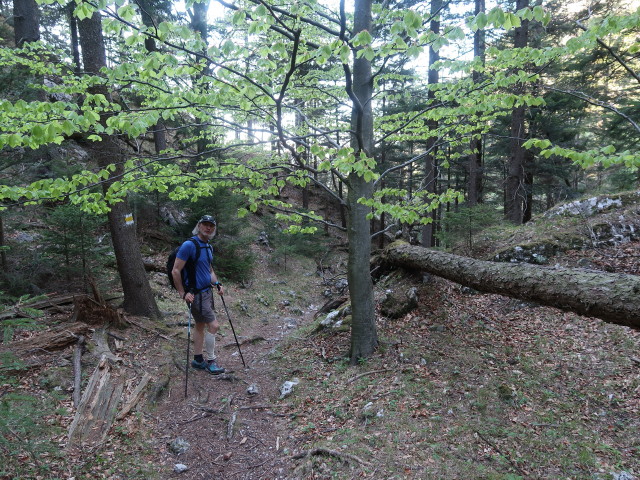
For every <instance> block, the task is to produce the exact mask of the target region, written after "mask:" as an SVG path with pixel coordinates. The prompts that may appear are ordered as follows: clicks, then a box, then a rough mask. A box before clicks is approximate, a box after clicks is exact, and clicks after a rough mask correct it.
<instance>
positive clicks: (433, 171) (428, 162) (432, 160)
mask: <svg viewBox="0 0 640 480" xmlns="http://www.w3.org/2000/svg"><path fill="white" fill-rule="evenodd" d="M441 10H442V0H432V2H431V23H430V25H429V28H430V29H431V31H432V32H433V33H434V34H436V35H439V34H440V15H441V13H442V12H441ZM439 60H440V52H439V50H434V48H433V47H432V46H429V71H428V73H427V78H428V82H429V90H428V92H427V98H428V99H429V102H430V103H431V102H434V101H435V98H436V91H435V89H436V86H437V85H438V83H440V72H439V71H438V69H436V68H433V65H434V64H435V63H436V62H437V61H439ZM437 129H438V122H437V121H431V120H430V121H429V130H431V131H436V130H437ZM435 142H436V139H435V137H432V138H430V139H429V140H427V145H426V148H427V150H431V153H430V154H429V155H427V156H426V158H425V162H424V169H425V172H424V182H425V185H424V188H425V190H426V191H427V192H431V193H437V172H438V163H437V159H436V153H437V147H435ZM436 213H437V210H434V211H433V212H430V213H429V214H428V215H429V216H430V217H431V223H427V224H426V225H423V226H422V239H421V242H420V243H421V245H422V246H423V247H433V246H434V240H435V236H434V233H435V226H436V225H435V222H436V219H437V215H436Z"/></svg>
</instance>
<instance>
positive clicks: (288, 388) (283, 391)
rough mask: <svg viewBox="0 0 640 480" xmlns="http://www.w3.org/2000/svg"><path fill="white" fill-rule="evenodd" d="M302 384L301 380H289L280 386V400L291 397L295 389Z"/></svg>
mask: <svg viewBox="0 0 640 480" xmlns="http://www.w3.org/2000/svg"><path fill="white" fill-rule="evenodd" d="M298 383H300V379H299V378H297V377H296V378H293V379H292V380H287V381H286V382H284V383H283V384H282V385H281V386H280V398H284V397H286V396H287V395H289V394H290V393H291V392H292V391H293V387H295V386H296V385H298Z"/></svg>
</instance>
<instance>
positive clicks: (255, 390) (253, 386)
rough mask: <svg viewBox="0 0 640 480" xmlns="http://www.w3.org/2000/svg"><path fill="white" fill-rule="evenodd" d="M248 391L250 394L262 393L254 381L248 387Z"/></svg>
mask: <svg viewBox="0 0 640 480" xmlns="http://www.w3.org/2000/svg"><path fill="white" fill-rule="evenodd" d="M247 393H248V394H249V395H258V394H259V393H260V389H259V388H258V386H257V385H256V384H255V383H252V384H251V385H249V388H247Z"/></svg>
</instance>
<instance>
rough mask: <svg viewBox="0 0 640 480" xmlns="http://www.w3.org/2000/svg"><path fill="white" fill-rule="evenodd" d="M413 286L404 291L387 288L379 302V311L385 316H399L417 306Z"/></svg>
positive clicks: (415, 292) (416, 297) (415, 291)
mask: <svg viewBox="0 0 640 480" xmlns="http://www.w3.org/2000/svg"><path fill="white" fill-rule="evenodd" d="M417 292H418V291H417V289H416V288H415V287H411V288H409V289H408V290H406V291H404V292H400V291H397V290H392V289H389V290H387V291H386V292H385V297H384V298H383V299H382V302H381V303H380V313H382V315H384V316H385V317H387V318H391V319H394V318H400V317H402V316H403V315H405V314H407V313H409V312H410V311H412V310H414V309H415V308H416V307H417V306H418V293H417Z"/></svg>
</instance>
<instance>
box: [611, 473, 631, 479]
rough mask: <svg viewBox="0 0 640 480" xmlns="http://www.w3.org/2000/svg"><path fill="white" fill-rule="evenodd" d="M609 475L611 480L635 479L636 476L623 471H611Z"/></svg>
mask: <svg viewBox="0 0 640 480" xmlns="http://www.w3.org/2000/svg"><path fill="white" fill-rule="evenodd" d="M611 476H612V477H613V480H636V477H634V476H633V475H631V474H630V473H628V472H625V471H622V472H611Z"/></svg>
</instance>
